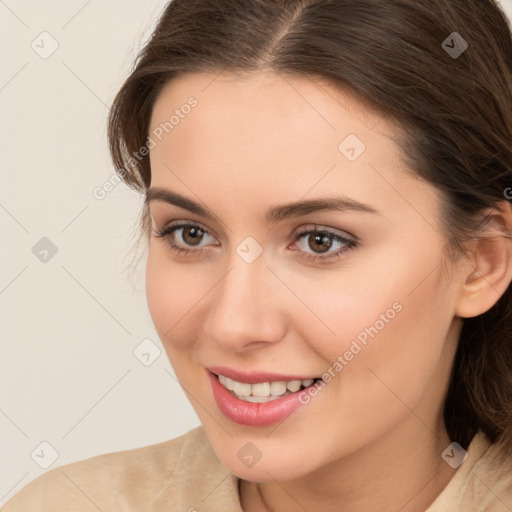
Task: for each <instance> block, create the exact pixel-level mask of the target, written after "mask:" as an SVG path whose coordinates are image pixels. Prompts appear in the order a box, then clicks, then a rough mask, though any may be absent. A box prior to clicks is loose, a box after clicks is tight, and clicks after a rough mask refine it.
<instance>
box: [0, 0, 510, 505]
mask: <svg viewBox="0 0 512 512" xmlns="http://www.w3.org/2000/svg"><path fill="white" fill-rule="evenodd" d="M511 106H512V37H511V31H510V26H509V25H508V23H507V20H506V17H505V15H504V13H503V12H502V11H501V9H500V8H499V6H498V5H497V4H496V3H495V2H493V1H491V0H274V1H271V0H174V1H172V2H171V3H170V4H169V5H168V7H167V8H166V10H165V12H164V13H163V15H162V17H161V19H160V20H159V23H158V26H157V27H156V30H155V32H154V34H153V36H152V38H151V39H150V41H149V42H148V43H147V45H146V47H145V48H144V50H143V51H142V53H141V54H140V56H139V58H138V60H137V63H136V66H135V69H134V71H133V72H132V74H131V75H130V77H129V78H128V79H127V81H126V82H125V84H124V85H123V87H122V88H121V90H120V91H119V93H118V95H117V97H116V99H115V101H114V104H113V107H112V110H111V114H110V119H109V140H110V149H111V153H112V157H113V161H114V164H115V165H116V168H117V170H118V173H119V175H120V176H121V177H122V178H123V180H124V181H125V182H126V183H127V184H128V185H130V186H132V187H133V188H135V189H136V190H137V191H139V192H141V193H143V194H144V195H145V199H146V201H145V204H144V210H143V212H142V213H143V215H142V217H141V228H142V229H141V236H142V237H143V238H144V239H145V240H146V241H147V242H148V246H147V249H148V259H147V269H146V270H147V273H146V292H147V298H148V305H149V309H150V312H151V316H152V319H153V321H154V324H155V327H156V329H157V331H158V333H159V336H160V338H161V341H162V343H163V345H164V347H165V349H166V352H167V355H168V357H169V360H170V362H171V364H172V365H173V367H174V369H175V372H176V375H177V377H178V379H179V381H180V383H181V385H182V387H183V389H184V390H185V392H186V394H187V396H188V397H189V399H190V400H191V403H192V405H193V406H194V408H195V410H196V412H197V414H198V416H199V418H200V420H201V423H202V426H201V427H199V428H196V429H193V430H191V431H190V432H188V433H187V434H185V435H183V436H181V437H179V438H176V439H173V440H170V441H167V442H164V443H160V444H158V445H152V446H148V447H144V448H138V449H135V450H129V451H124V452H117V453H111V454H105V455H101V456H98V457H94V458H91V459H88V460H85V461H80V462H75V463H73V464H70V465H67V466H62V467H60V468H56V469H53V470H52V471H49V472H48V473H46V474H45V475H43V476H41V477H39V478H38V479H36V480H35V481H34V482H32V483H30V484H29V485H28V486H26V487H25V488H24V489H22V491H21V492H20V493H18V494H17V495H16V496H15V497H14V498H13V499H12V500H11V501H10V502H9V503H8V504H7V505H6V506H5V508H4V510H5V511H6V512H15V511H24V512H28V511H32V510H34V511H36V510H37V511H50V510H51V511H57V510H66V511H69V510H77V511H78V510H80V511H82V510H83V511H85V510H103V511H107V510H112V511H141V510H144V511H157V510H158V511H164V510H166V511H189V512H192V511H196V510H197V511H223V512H226V511H229V512H231V511H233V512H235V511H241V510H244V511H245V512H256V511H258V512H261V511H279V512H283V511H297V510H306V511H310V512H311V511H320V510H321V511H323V512H326V511H350V512H359V511H365V512H367V511H374V510H375V511H376V510H379V511H396V510H400V511H402V512H418V511H424V510H428V511H429V512H434V511H436V512H438V511H450V512H454V511H465V512H467V511H488V512H491V511H492V512H496V511H509V510H512V462H511V455H512V400H511V397H512V325H511V321H512V302H511V286H510V282H511V280H512V242H511V232H512V207H511V204H510V202H509V200H510V198H511V197H512V193H511V192H512V188H511V187H512V107H511Z"/></svg>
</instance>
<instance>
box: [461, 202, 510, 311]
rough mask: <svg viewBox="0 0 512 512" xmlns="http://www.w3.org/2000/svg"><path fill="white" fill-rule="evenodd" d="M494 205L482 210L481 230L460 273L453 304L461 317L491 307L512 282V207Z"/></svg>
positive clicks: (504, 204) (504, 203) (507, 203)
mask: <svg viewBox="0 0 512 512" xmlns="http://www.w3.org/2000/svg"><path fill="white" fill-rule="evenodd" d="M497 207H498V208H499V209H497V208H491V209H488V210H486V211H485V212H483V213H484V215H485V217H484V218H485V221H484V228H483V232H482V234H481V238H479V239H478V240H476V241H475V243H474V246H473V247H474V248H473V251H472V253H471V256H470V257H469V259H468V262H469V264H468V266H467V267H465V271H464V274H463V275H462V285H461V289H460V292H459V296H458V298H457V302H456V307H455V314H456V315H458V316H460V317H462V318H471V317H475V316H478V315H481V314H482V313H485V312H486V311H488V310H489V309H491V308H492V306H494V304H496V302H498V299H499V298H500V297H501V296H502V295H503V293H505V291H506V289H507V288H508V286H509V285H510V282H511V281H512V238H511V233H512V206H511V203H510V202H508V201H501V202H500V203H498V205H497Z"/></svg>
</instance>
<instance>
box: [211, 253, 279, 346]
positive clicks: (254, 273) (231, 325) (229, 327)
mask: <svg viewBox="0 0 512 512" xmlns="http://www.w3.org/2000/svg"><path fill="white" fill-rule="evenodd" d="M278 289H279V281H278V279H277V278H276V277H275V275H274V274H273V273H272V272H271V271H270V270H269V269H268V268H267V266H266V263H265V260H264V258H263V257H262V256H260V257H259V258H258V259H257V260H256V261H254V262H252V263H247V262H245V261H244V260H243V259H241V258H240V257H239V256H238V255H237V254H234V257H233V258H231V259H230V267H229V268H228V271H227V272H226V273H225V275H224V277H223V278H222V279H221V280H220V282H219V283H218V284H217V285H216V286H215V288H214V289H213V290H212V293H211V297H210V302H209V311H208V315H207V317H206V320H205V323H204V325H203V328H204V331H205V334H206V335H207V336H208V337H210V338H213V339H214V340H215V342H216V343H217V344H218V346H219V347H221V348H222V349H223V350H225V351H231V352H233V351H234V352H245V351H250V350H254V349H257V348H264V347H265V346H270V345H271V344H274V343H277V342H278V341H279V340H281V339H282V338H283V337H284V336H285V333H286V318H285V316H286V315H285V312H284V310H283V309H282V304H283V301H282V300H280V296H279V291H278Z"/></svg>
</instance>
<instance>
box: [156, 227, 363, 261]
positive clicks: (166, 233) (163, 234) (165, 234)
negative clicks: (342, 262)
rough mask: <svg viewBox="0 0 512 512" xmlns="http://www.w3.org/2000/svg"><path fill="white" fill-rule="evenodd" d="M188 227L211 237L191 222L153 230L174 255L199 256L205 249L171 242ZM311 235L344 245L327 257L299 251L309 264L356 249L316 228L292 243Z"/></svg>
mask: <svg viewBox="0 0 512 512" xmlns="http://www.w3.org/2000/svg"><path fill="white" fill-rule="evenodd" d="M190 227H193V228H197V229H199V230H201V231H202V232H203V233H205V234H207V235H210V236H213V235H212V234H211V233H210V232H209V231H208V230H207V229H205V228H203V227H202V226H200V225H198V224H195V223H193V222H183V223H179V224H174V225H170V226H167V227H165V228H163V229H162V230H155V231H154V233H155V236H156V237H157V238H163V239H164V240H167V241H168V243H169V247H170V249H171V250H172V251H173V252H175V253H176V254H181V255H187V254H191V253H194V254H195V255H199V254H201V253H202V252H203V251H204V250H205V248H201V249H185V248H183V247H180V246H178V245H176V244H173V243H172V242H171V236H172V235H173V233H174V232H175V231H177V230H178V229H182V228H190ZM312 234H325V235H329V236H331V237H332V240H333V241H336V242H340V243H343V244H345V245H344V247H342V248H341V249H338V250H337V251H336V252H333V253H328V255H327V256H319V255H318V254H316V255H315V254H314V253H304V252H303V251H301V254H300V255H299V256H300V257H301V258H302V259H305V260H307V261H309V262H325V261H331V260H333V259H339V258H340V256H342V255H343V254H346V253H347V252H349V251H351V250H352V249H354V248H356V247H357V243H356V242H355V241H354V240H351V239H349V238H345V237H343V236H341V235H338V234H337V233H334V232H332V231H329V230H327V229H316V228H306V229H304V230H301V231H299V232H298V233H297V234H296V235H295V240H294V243H296V242H298V241H299V240H300V239H301V238H303V237H306V235H312ZM294 250H298V249H294Z"/></svg>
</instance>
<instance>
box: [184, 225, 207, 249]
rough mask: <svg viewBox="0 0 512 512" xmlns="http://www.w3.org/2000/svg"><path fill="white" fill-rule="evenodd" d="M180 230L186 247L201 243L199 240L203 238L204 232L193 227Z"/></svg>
mask: <svg viewBox="0 0 512 512" xmlns="http://www.w3.org/2000/svg"><path fill="white" fill-rule="evenodd" d="M182 229H183V232H182V235H181V236H182V238H183V241H184V242H185V243H186V244H187V245H198V244H200V243H201V240H202V238H203V236H204V231H203V230H202V229H200V228H197V227H195V226H190V227H188V228H182Z"/></svg>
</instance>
